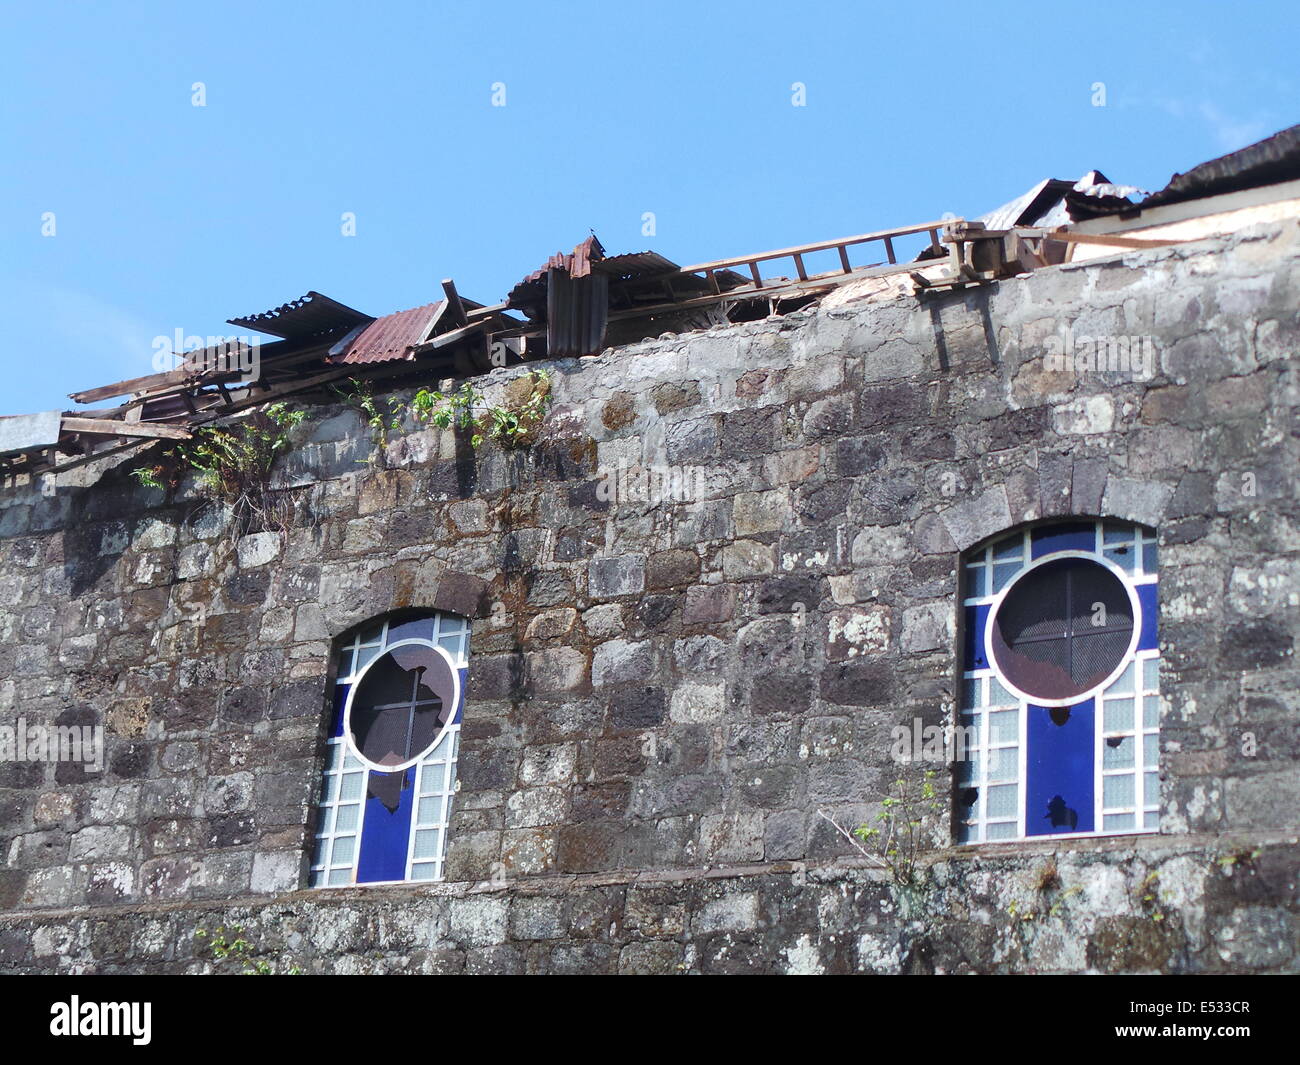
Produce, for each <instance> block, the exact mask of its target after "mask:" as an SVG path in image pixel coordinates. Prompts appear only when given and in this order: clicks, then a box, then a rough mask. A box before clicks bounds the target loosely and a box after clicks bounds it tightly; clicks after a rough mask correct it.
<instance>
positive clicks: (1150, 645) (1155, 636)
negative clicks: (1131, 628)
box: [1137, 584, 1160, 651]
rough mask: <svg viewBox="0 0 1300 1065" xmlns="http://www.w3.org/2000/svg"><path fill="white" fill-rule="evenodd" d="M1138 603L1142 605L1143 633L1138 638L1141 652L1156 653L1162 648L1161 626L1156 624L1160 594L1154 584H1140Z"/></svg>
mask: <svg viewBox="0 0 1300 1065" xmlns="http://www.w3.org/2000/svg"><path fill="white" fill-rule="evenodd" d="M1137 593H1138V602H1139V603H1141V604H1142V633H1141V635H1140V636H1139V637H1138V650H1139V651H1154V650H1155V649H1156V648H1157V647H1159V646H1160V632H1159V626H1158V625H1157V624H1156V613H1157V605H1156V603H1157V599H1158V597H1159V592H1158V591H1157V588H1156V586H1155V585H1154V584H1139V585H1138V588H1137Z"/></svg>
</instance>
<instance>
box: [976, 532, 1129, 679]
mask: <svg viewBox="0 0 1300 1065" xmlns="http://www.w3.org/2000/svg"><path fill="white" fill-rule="evenodd" d="M1133 615H1134V609H1133V600H1132V597H1131V596H1130V594H1129V590H1128V588H1127V586H1126V585H1125V584H1124V582H1123V581H1122V580H1120V578H1119V577H1118V576H1116V575H1115V573H1114V572H1112V571H1111V570H1110V569H1109V568H1107V567H1106V566H1104V565H1102V564H1101V563H1099V562H1095V561H1093V560H1091V559H1088V558H1076V557H1071V558H1062V559H1054V560H1052V561H1050V562H1045V563H1043V564H1042V565H1039V566H1034V567H1031V568H1030V569H1027V570H1025V572H1024V573H1023V574H1021V576H1020V577H1018V578H1017V579H1016V580H1015V582H1014V583H1012V585H1011V586H1010V587H1009V588H1008V589H1007V591H1006V594H1005V596H1004V597H1003V599H1002V601H1001V603H1000V604H999V605H998V607H997V609H996V612H995V613H994V616H993V617H992V618H991V619H990V627H989V650H990V652H991V654H992V658H993V662H994V664H995V665H996V666H997V668H998V670H999V672H1001V673H1002V675H1003V676H1004V677H1005V678H1006V680H1007V681H1009V682H1010V683H1011V685H1012V686H1014V687H1015V688H1016V689H1018V690H1019V691H1021V692H1022V693H1024V694H1025V695H1026V696H1028V697H1029V698H1030V699H1034V700H1039V701H1042V702H1046V703H1058V704H1059V703H1063V702H1068V701H1070V700H1073V699H1077V698H1079V697H1080V696H1082V695H1084V694H1086V693H1088V692H1091V691H1093V690H1094V689H1096V688H1098V687H1100V686H1101V685H1102V684H1105V683H1106V682H1107V681H1109V680H1110V679H1111V677H1112V676H1114V675H1115V674H1116V673H1117V672H1118V671H1119V669H1120V668H1121V666H1122V665H1123V663H1124V662H1125V660H1126V659H1127V658H1128V656H1129V654H1130V653H1131V652H1132V649H1133V645H1134V643H1135V639H1134V637H1135V635H1136V634H1135V632H1134V619H1133Z"/></svg>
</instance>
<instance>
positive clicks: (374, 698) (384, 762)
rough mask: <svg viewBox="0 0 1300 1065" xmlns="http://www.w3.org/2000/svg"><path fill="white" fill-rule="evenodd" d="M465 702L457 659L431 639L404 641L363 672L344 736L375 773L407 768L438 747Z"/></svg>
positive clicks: (351, 701) (348, 706)
mask: <svg viewBox="0 0 1300 1065" xmlns="http://www.w3.org/2000/svg"><path fill="white" fill-rule="evenodd" d="M459 700H460V674H459V673H458V672H457V670H456V667H455V664H454V663H453V662H452V660H451V656H450V655H449V654H448V653H447V652H446V651H445V650H443V649H442V648H441V647H439V646H437V645H436V644H432V643H430V642H428V641H427V640H404V641H402V642H401V643H395V644H393V645H392V646H391V647H389V648H388V650H387V651H385V652H384V653H383V654H381V655H379V656H377V657H376V658H374V659H373V660H371V661H370V662H369V663H368V664H367V666H366V668H365V669H364V670H362V671H361V675H360V676H359V677H358V678H357V680H356V683H355V684H353V685H352V689H351V691H349V692H348V699H347V704H346V706H345V708H344V711H343V727H344V732H345V733H346V734H347V736H348V738H349V740H350V741H351V743H352V747H353V749H354V750H355V751H356V753H357V754H358V755H359V756H360V758H361V759H362V760H363V761H364V762H366V763H368V764H369V765H370V766H371V768H373V769H380V770H383V771H385V772H392V771H394V770H398V769H405V768H406V767H407V766H410V765H414V764H415V763H416V762H418V761H419V760H420V759H421V758H423V757H424V756H425V755H426V754H428V752H429V751H431V750H432V749H433V748H434V746H436V745H437V742H438V740H439V739H440V738H441V737H442V733H443V731H444V730H445V729H446V727H447V725H448V724H450V722H451V719H452V715H453V714H455V712H456V704H457V703H458V702H459Z"/></svg>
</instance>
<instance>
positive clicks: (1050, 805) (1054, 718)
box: [1025, 699, 1096, 836]
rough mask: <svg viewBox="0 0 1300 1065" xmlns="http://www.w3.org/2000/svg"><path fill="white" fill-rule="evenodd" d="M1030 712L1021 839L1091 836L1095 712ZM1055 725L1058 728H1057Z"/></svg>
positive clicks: (1079, 708)
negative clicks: (1023, 836) (1062, 834)
mask: <svg viewBox="0 0 1300 1065" xmlns="http://www.w3.org/2000/svg"><path fill="white" fill-rule="evenodd" d="M1068 709H1069V712H1068V713H1066V711H1065V709H1064V708H1059V707H1053V708H1052V709H1050V710H1049V709H1048V708H1046V707H1043V706H1032V705H1031V706H1030V707H1029V722H1028V734H1027V740H1026V777H1027V786H1026V788H1025V834H1026V835H1029V836H1049V835H1053V834H1055V833H1060V832H1092V831H1093V821H1094V818H1093V793H1094V781H1093V762H1094V758H1095V749H1096V733H1095V732H1094V718H1095V709H1094V707H1093V702H1092V700H1091V699H1089V700H1087V701H1086V702H1082V703H1078V704H1076V705H1075V706H1071V707H1069V708H1068ZM1058 722H1059V724H1058Z"/></svg>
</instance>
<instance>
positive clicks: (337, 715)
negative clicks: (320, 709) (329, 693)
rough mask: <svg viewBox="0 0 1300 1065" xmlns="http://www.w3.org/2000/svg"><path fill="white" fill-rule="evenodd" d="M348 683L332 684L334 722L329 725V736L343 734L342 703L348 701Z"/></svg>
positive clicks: (349, 686)
mask: <svg viewBox="0 0 1300 1065" xmlns="http://www.w3.org/2000/svg"><path fill="white" fill-rule="evenodd" d="M351 687H352V685H350V684H336V685H334V723H333V724H332V725H330V736H331V737H333V736H342V735H343V704H344V703H346V702H347V701H348V689H349V688H351Z"/></svg>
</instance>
